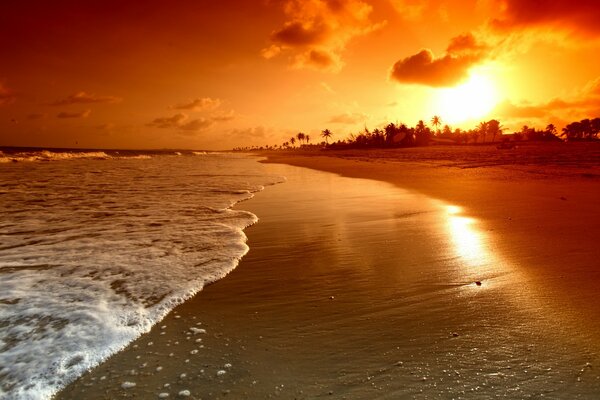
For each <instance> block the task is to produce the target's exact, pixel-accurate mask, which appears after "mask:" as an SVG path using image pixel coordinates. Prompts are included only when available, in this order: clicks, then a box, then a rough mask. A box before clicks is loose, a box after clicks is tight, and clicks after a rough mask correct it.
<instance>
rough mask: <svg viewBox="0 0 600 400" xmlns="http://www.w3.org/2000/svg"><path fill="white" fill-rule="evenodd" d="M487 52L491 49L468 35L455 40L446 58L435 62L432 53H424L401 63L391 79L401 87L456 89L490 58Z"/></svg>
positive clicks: (451, 43) (427, 51) (393, 70)
mask: <svg viewBox="0 0 600 400" xmlns="http://www.w3.org/2000/svg"><path fill="white" fill-rule="evenodd" d="M487 52H488V46H487V45H485V44H482V43H479V42H478V41H477V40H476V39H475V37H474V36H473V35H472V34H471V33H467V34H464V35H460V36H456V37H454V38H452V39H451V40H450V44H449V45H448V48H447V49H446V54H445V55H444V56H442V57H439V58H435V56H434V55H433V53H432V52H431V50H429V49H423V50H421V51H420V52H418V53H417V54H415V55H412V56H409V57H406V58H403V59H401V60H399V61H397V62H396V63H395V64H394V66H393V67H392V69H391V71H390V77H391V78H392V79H393V80H395V81H397V82H399V83H409V84H420V85H427V86H433V87H444V86H454V85H456V84H457V83H460V82H461V81H463V80H465V79H466V78H467V77H468V75H469V70H470V69H471V67H473V66H475V65H476V64H478V63H480V62H482V61H483V60H484V59H485V58H486V57H487V56H488V54H487Z"/></svg>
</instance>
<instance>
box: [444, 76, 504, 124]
mask: <svg viewBox="0 0 600 400" xmlns="http://www.w3.org/2000/svg"><path fill="white" fill-rule="evenodd" d="M497 103H498V91H497V90H496V86H495V85H494V83H493V82H492V79H491V78H490V77H489V76H488V75H486V74H485V73H483V72H480V71H475V72H472V73H471V75H470V77H469V80H467V81H466V82H465V83H463V84H462V85H459V86H456V87H453V88H447V89H440V90H439V91H438V97H437V109H438V110H439V111H438V113H439V115H441V117H442V119H443V121H444V122H446V123H448V124H455V123H464V122H467V121H474V122H477V121H479V120H480V119H481V118H483V117H485V116H486V115H487V114H488V113H489V112H490V111H491V110H492V109H493V108H494V106H495V105H496V104H497Z"/></svg>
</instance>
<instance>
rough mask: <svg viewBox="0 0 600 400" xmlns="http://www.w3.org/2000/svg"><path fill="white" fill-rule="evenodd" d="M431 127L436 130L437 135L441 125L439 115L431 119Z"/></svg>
mask: <svg viewBox="0 0 600 400" xmlns="http://www.w3.org/2000/svg"><path fill="white" fill-rule="evenodd" d="M431 125H433V127H434V128H436V130H437V132H438V135H439V133H440V125H442V118H441V117H440V116H439V115H434V116H433V118H431Z"/></svg>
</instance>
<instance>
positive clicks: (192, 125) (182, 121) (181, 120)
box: [146, 111, 235, 132]
mask: <svg viewBox="0 0 600 400" xmlns="http://www.w3.org/2000/svg"><path fill="white" fill-rule="evenodd" d="M234 117H235V115H234V112H233V111H230V112H229V113H226V114H221V115H214V116H212V117H208V118H205V117H200V118H195V119H189V116H188V115H186V114H183V113H177V114H175V115H173V116H172V117H160V118H155V119H154V120H152V122H150V123H148V124H146V126H150V127H154V128H159V129H176V130H179V131H186V132H200V131H203V130H206V129H208V128H210V127H211V126H213V125H214V124H215V123H217V122H226V121H230V120H232V119H233V118H234Z"/></svg>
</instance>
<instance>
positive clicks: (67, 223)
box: [0, 154, 281, 400]
mask: <svg viewBox="0 0 600 400" xmlns="http://www.w3.org/2000/svg"><path fill="white" fill-rule="evenodd" d="M109 156H111V155H110V154H109ZM114 156H119V155H114ZM91 159H93V157H91V158H90V162H89V163H86V162H80V163H74V164H67V163H51V164H48V165H47V167H46V168H29V167H27V166H19V165H16V166H15V167H14V168H9V169H7V170H6V171H5V172H6V176H5V178H6V182H7V183H6V185H4V186H3V191H4V194H3V201H2V202H1V203H0V243H2V248H1V249H0V398H7V399H8V398H10V399H19V400H20V399H36V400H38V399H48V398H50V397H51V396H52V395H53V394H54V393H56V392H57V391H58V390H59V389H60V388H62V387H64V386H65V385H66V384H68V383H69V382H71V381H73V380H74V379H76V378H77V377H78V376H79V375H81V374H82V373H83V372H85V371H86V370H88V369H90V368H92V367H94V366H96V365H98V364H99V363H100V362H102V361H103V360H105V359H106V358H107V357H109V356H110V355H111V354H114V353H115V352H117V351H119V350H120V349H122V348H124V347H125V346H127V344H129V343H130V342H131V341H133V340H134V339H136V338H137V337H139V336H140V335H141V334H143V333H145V332H147V331H148V330H149V329H150V328H151V327H152V326H153V325H154V324H156V323H157V322H158V321H160V320H161V319H162V318H163V317H164V316H165V315H166V314H167V313H168V312H169V311H170V310H172V309H173V308H174V307H175V306H176V305H177V304H180V303H181V302H183V301H185V300H186V299H189V298H190V297H191V296H193V295H194V294H196V293H197V292H199V291H200V290H202V288H203V287H204V286H205V285H207V284H208V283H211V282H214V281H216V280H218V279H221V278H223V277H224V276H225V275H227V274H228V273H229V272H231V271H232V270H233V269H234V268H235V267H236V266H237V264H238V262H239V260H240V259H241V257H242V256H243V255H244V254H246V252H247V251H248V246H247V244H246V235H245V234H244V232H243V230H244V229H245V228H246V227H247V226H249V225H251V224H254V223H255V222H256V221H257V220H258V218H257V217H256V216H255V215H254V214H252V213H249V212H246V211H241V210H233V209H231V206H232V205H233V204H236V203H238V202H239V201H243V200H245V199H247V198H248V197H249V196H252V193H254V192H256V191H258V190H261V189H262V187H264V186H265V185H268V184H272V183H275V182H280V181H281V179H280V178H278V177H270V176H266V175H265V174H264V173H262V174H261V172H260V171H261V170H260V168H261V167H262V166H260V164H258V163H256V162H254V161H252V160H249V159H242V158H237V159H233V158H224V157H222V158H213V157H206V158H204V157H203V158H201V159H195V158H192V157H176V158H175V157H154V158H153V159H152V161H151V162H147V163H141V164H137V163H136V164H135V165H134V164H129V163H120V162H115V163H109V164H106V166H107V167H106V168H103V169H102V173H101V174H97V173H94V172H95V171H96V170H95V169H94V167H92V168H90V166H91V165H94V164H92V163H91V162H92V161H91ZM223 165H227V166H228V168H223ZM66 166H68V167H66ZM181 171H186V173H185V174H182V173H181ZM244 173H245V174H246V175H244ZM11 174H12V175H11ZM215 182H218V183H219V185H220V186H215ZM218 189H222V190H218ZM42 354H43V356H41V355H42Z"/></svg>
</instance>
